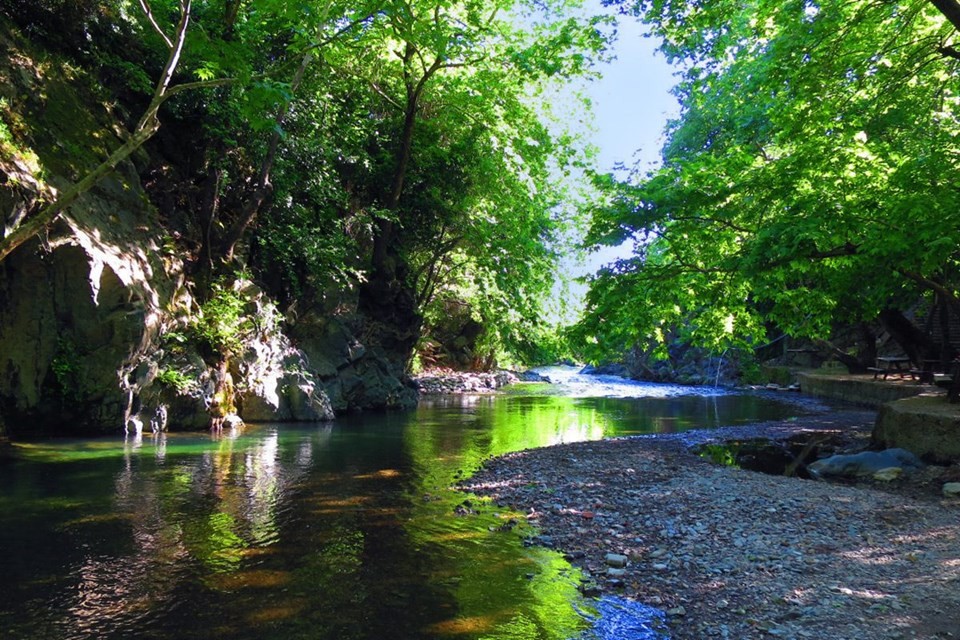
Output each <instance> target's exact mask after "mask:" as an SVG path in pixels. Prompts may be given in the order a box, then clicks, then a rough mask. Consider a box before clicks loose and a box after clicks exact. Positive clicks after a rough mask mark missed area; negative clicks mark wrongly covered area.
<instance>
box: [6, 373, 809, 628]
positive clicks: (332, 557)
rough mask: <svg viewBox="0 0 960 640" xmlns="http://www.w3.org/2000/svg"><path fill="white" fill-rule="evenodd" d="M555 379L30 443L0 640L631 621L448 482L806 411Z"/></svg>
mask: <svg viewBox="0 0 960 640" xmlns="http://www.w3.org/2000/svg"><path fill="white" fill-rule="evenodd" d="M547 373H548V374H550V375H551V376H552V378H554V379H555V381H557V382H559V383H560V384H555V385H543V384H534V385H517V386H516V387H515V388H510V389H508V390H506V391H505V392H502V393H498V394H496V395H488V396H450V397H437V398H433V399H427V400H424V401H423V402H421V405H420V407H419V408H418V409H417V410H415V411H411V412H408V413H391V414H384V415H362V416H352V417H348V418H344V419H338V420H337V421H336V422H335V423H333V424H328V425H319V426H318V425H302V424H301V425H289V424H264V425H248V426H247V427H245V428H243V429H242V430H239V431H237V432H229V431H224V432H223V433H222V434H211V433H165V434H158V435H156V436H150V435H144V436H143V437H142V438H135V437H133V436H130V437H127V438H124V437H122V436H120V437H112V438H100V439H85V440H63V439H60V440H45V441H38V442H27V443H17V444H15V445H14V446H13V447H12V451H11V452H10V453H9V455H7V457H6V458H5V459H3V460H0V488H2V490H0V638H4V639H6V640H20V639H23V640H27V639H29V640H34V639H40V638H43V639H45V640H58V639H64V640H66V639H90V638H97V639H98V640H99V639H104V640H105V639H120V638H124V639H128V638H164V639H167V638H170V639H174V638H176V639H200V638H204V639H207V638H229V639H247V638H249V639H254V638H256V639H258V640H271V639H274V638H276V639H281V638H282V639H284V640H294V639H300V638H303V639H310V640H326V639H331V640H333V639H336V640H350V639H356V640H361V639H363V640H366V639H378V640H379V639H389V638H397V639H406V638H411V639H413V638H457V639H464V640H474V639H477V640H479V639H488V638H489V639H497V640H500V639H516V640H521V639H522V640H530V639H544V640H548V639H549V640H554V639H556V640H567V639H572V638H577V639H580V638H598V637H602V638H605V637H628V635H629V634H628V635H624V636H620V635H616V634H620V633H621V632H619V631H612V632H611V631H608V630H609V629H611V628H619V627H618V625H620V624H626V625H627V626H628V627H629V621H628V622H627V623H622V621H617V620H615V618H616V617H617V615H618V614H617V613H616V612H612V613H611V612H610V611H609V607H608V606H607V605H608V604H609V603H597V602H593V601H590V600H585V599H583V598H581V596H580V595H579V591H578V584H579V574H578V572H577V571H576V570H575V569H574V568H572V567H571V566H570V565H569V564H568V563H567V562H566V561H565V560H564V559H563V558H562V556H561V555H560V554H559V553H557V552H554V551H551V550H548V549H543V548H540V547H536V546H531V547H527V546H524V544H523V536H524V535H525V534H527V533H531V534H532V532H525V531H524V529H523V527H522V526H521V527H520V528H518V529H513V530H510V531H500V530H499V528H500V527H501V525H502V524H503V523H504V522H505V521H506V520H507V519H508V518H510V517H513V516H516V514H509V513H499V512H498V510H497V508H496V507H495V506H494V505H492V504H489V503H484V502H482V501H479V500H477V499H475V498H470V497H469V496H466V495H464V494H462V493H459V492H457V491H455V490H454V489H452V488H451V485H453V484H454V483H455V482H456V481H457V480H458V479H459V478H461V477H463V476H464V475H468V474H469V473H470V472H471V471H472V470H474V469H476V468H477V467H478V466H479V465H480V463H481V462H482V461H483V460H484V459H485V458H487V457H489V456H492V455H497V454H503V453H507V452H510V451H516V450H520V449H525V448H530V447H539V446H545V445H550V444H555V443H560V442H571V441H579V440H588V439H597V438H603V437H611V436H625V435H633V434H648V433H658V432H673V431H682V430H686V429H691V428H702V427H715V426H721V425H730V424H742V423H746V422H753V421H758V420H770V419H782V418H787V417H790V416H792V415H797V414H798V413H799V410H798V409H797V407H796V406H795V405H792V404H789V403H782V402H778V401H777V400H776V399H774V398H770V397H765V396H758V395H749V394H735V393H729V392H724V391H722V390H718V389H704V388H700V389H693V388H683V387H673V386H668V385H650V384H640V383H630V382H625V381H623V380H620V379H615V378H606V377H601V378H595V377H590V378H586V377H583V376H576V375H573V374H572V373H571V372H570V371H569V370H564V369H553V370H550V371H548V372H547ZM468 499H469V500H471V508H470V509H469V511H479V512H480V513H479V515H475V514H473V513H469V514H466V515H464V514H463V512H464V511H465V510H466V509H464V508H463V507H462V505H463V502H464V500H468ZM458 506H460V507H461V508H460V509H458ZM458 511H459V513H458ZM521 520H522V518H521ZM598 610H599V611H600V613H601V614H603V615H600V616H598V615H597V612H598ZM611 616H612V617H613V618H614V621H613V622H611ZM639 628H640V624H639V623H637V629H639ZM605 629H607V630H605ZM610 634H615V635H610ZM632 637H636V638H640V637H659V636H643V635H642V634H640V633H639V632H638V633H637V635H635V636H632Z"/></svg>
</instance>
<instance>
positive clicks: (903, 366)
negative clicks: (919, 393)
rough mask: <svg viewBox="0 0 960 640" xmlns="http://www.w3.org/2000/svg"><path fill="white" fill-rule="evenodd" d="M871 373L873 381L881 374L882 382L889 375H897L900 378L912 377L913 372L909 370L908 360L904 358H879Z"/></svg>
mask: <svg viewBox="0 0 960 640" xmlns="http://www.w3.org/2000/svg"><path fill="white" fill-rule="evenodd" d="M871 371H873V379H874V380H876V379H877V376H880V375H881V374H882V375H883V379H884V380H886V379H887V376H889V375H891V374H895V375H899V376H900V377H901V378H903V377H904V376H910V377H911V378H912V377H913V372H912V371H911V369H910V358H907V357H906V356H879V357H878V358H877V366H876V367H874V368H873V369H871Z"/></svg>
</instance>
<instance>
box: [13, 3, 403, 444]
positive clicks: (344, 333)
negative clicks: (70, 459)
mask: <svg viewBox="0 0 960 640" xmlns="http://www.w3.org/2000/svg"><path fill="white" fill-rule="evenodd" d="M114 104H115V101H114V100H113V99H112V97H111V96H109V95H108V94H107V93H106V92H105V91H104V90H103V89H102V88H100V86H99V84H98V81H97V79H96V78H95V77H91V76H90V75H88V74H86V73H85V72H84V71H82V70H81V69H79V68H77V67H76V66H74V65H72V64H71V63H70V61H69V60H68V59H64V58H61V57H58V55H57V54H51V53H48V52H43V51H38V50H37V49H36V48H35V47H32V46H31V45H30V44H28V43H27V42H26V41H25V40H24V39H23V38H22V37H21V36H20V35H19V33H18V30H17V29H16V28H14V27H12V26H10V25H8V24H6V23H2V22H0V107H2V109H0V111H2V123H0V124H2V126H0V212H2V215H3V216H4V219H3V223H4V226H3V228H2V230H0V232H2V235H0V237H2V236H5V235H7V234H9V233H10V231H11V229H13V228H14V227H15V226H16V225H17V224H18V223H19V222H20V221H21V220H22V219H24V218H25V217H27V216H29V215H31V214H33V213H35V212H36V210H37V209H38V207H39V206H40V205H41V203H43V202H48V201H50V200H51V199H53V198H56V195H57V192H58V189H62V188H63V187H64V186H65V185H68V184H69V183H70V182H72V181H75V180H77V179H78V176H80V175H82V174H83V173H84V172H85V171H88V170H89V169H90V168H91V167H92V166H94V165H95V164H96V163H97V162H99V161H100V160H102V158H103V157H104V156H105V154H106V153H108V152H109V151H110V150H111V149H112V148H115V147H116V146H118V145H119V144H121V143H122V141H123V140H124V139H125V137H126V136H127V135H128V134H127V132H126V130H125V129H124V127H123V125H122V123H123V122H124V121H126V120H129V118H128V117H124V116H125V115H128V114H123V113H121V112H119V111H118V108H117V107H115V106H112V105H114ZM150 164H151V158H150V157H149V155H148V152H147V151H144V152H143V153H141V154H140V155H139V156H133V157H132V158H131V159H130V160H129V161H125V162H123V163H121V164H120V165H119V166H118V167H117V170H116V171H114V172H113V173H111V174H110V175H109V176H108V177H106V178H104V179H103V180H101V181H100V182H99V183H98V184H97V185H96V187H95V188H93V189H92V190H90V191H89V192H87V193H86V194H85V195H84V196H82V197H81V199H80V200H79V201H78V202H77V203H76V204H74V205H73V206H72V207H71V208H70V209H69V210H68V212H67V213H66V214H65V215H63V216H61V217H60V218H59V220H58V221H57V222H56V223H55V224H54V225H53V226H52V227H51V228H50V229H49V230H48V231H47V232H45V233H43V234H41V235H40V236H38V237H36V238H34V239H32V240H30V241H28V242H27V243H25V244H23V245H22V246H20V247H19V248H17V249H16V250H15V251H14V252H13V253H11V254H10V255H9V256H8V257H7V258H6V259H4V260H3V261H2V262H0V439H2V438H3V436H4V435H5V434H9V435H10V436H11V437H24V436H30V435H36V434H38V433H46V432H56V433H63V432H103V431H119V430H122V429H128V430H140V429H167V428H170V429H174V428H201V427H206V426H208V425H209V424H211V421H214V422H216V421H219V420H223V419H229V420H236V419H242V420H247V421H282V420H326V419H330V418H332V417H333V415H334V413H335V412H338V411H350V410H354V409H381V408H390V407H402V406H410V405H411V404H412V403H415V401H416V392H415V390H414V389H413V388H412V386H410V385H409V383H408V382H406V380H405V376H404V371H403V368H404V367H403V363H402V362H398V361H397V360H396V358H393V359H391V358H389V357H387V356H386V355H385V354H384V353H383V352H381V351H380V350H378V349H377V348H376V347H375V346H371V345H367V344H364V343H363V342H362V341H361V340H360V339H358V338H357V337H356V335H355V334H354V329H355V326H356V324H357V322H356V321H355V316H353V315H350V314H349V313H347V312H343V313H339V314H338V313H331V312H329V311H323V310H320V311H316V312H309V313H302V314H293V313H285V312H284V311H282V310H280V309H279V308H278V306H277V304H276V303H275V302H274V301H273V300H272V299H271V297H270V295H269V294H268V293H266V292H265V291H264V290H263V289H261V288H260V287H258V286H256V285H255V284H254V283H253V282H251V281H250V280H249V279H246V278H234V279H231V280H230V281H223V282H221V283H220V284H221V286H222V287H223V288H224V291H226V292H227V293H226V294H225V295H228V296H229V299H230V300H231V301H233V302H235V303H236V308H235V314H236V318H234V320H236V325H235V326H233V327H232V329H231V331H232V334H231V341H232V342H231V343H230V345H229V348H227V347H226V346H224V344H223V343H218V342H216V341H211V340H209V339H207V340H205V339H204V336H205V335H206V334H204V331H203V329H204V327H208V326H210V323H212V322H216V321H219V320H218V318H216V317H211V316H213V315H214V314H213V312H212V311H211V310H210V309H209V308H208V309H206V310H205V309H204V304H203V303H202V302H201V301H200V300H198V299H197V298H196V297H195V287H194V283H193V281H192V279H191V274H190V271H189V266H188V265H187V264H185V260H184V259H183V254H184V252H183V251H182V247H181V246H180V245H178V233H177V232H176V231H175V230H172V229H170V228H168V227H167V226H165V220H164V216H162V215H160V213H158V209H157V207H156V206H155V204H154V203H153V202H152V201H151V194H150V192H149V190H148V189H145V188H144V185H143V181H142V179H141V172H142V171H144V168H145V167H147V166H149V165H150ZM300 303H301V307H302V308H311V306H312V305H311V304H310V301H309V300H307V301H300ZM205 313H206V315H205ZM204 323H206V324H204ZM373 342H376V340H375V339H374V340H373ZM217 349H220V350H221V351H220V352H219V353H217V352H216V351H217Z"/></svg>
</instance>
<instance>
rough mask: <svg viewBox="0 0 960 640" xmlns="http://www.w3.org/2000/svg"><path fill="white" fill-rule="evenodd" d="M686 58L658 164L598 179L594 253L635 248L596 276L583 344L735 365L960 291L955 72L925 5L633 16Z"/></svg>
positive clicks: (580, 330)
mask: <svg viewBox="0 0 960 640" xmlns="http://www.w3.org/2000/svg"><path fill="white" fill-rule="evenodd" d="M638 7H639V8H642V9H649V11H648V12H646V13H645V14H644V19H645V20H646V21H647V22H648V23H649V24H650V25H651V27H652V29H653V30H654V32H655V33H656V34H657V35H659V36H661V37H662V38H663V41H664V50H665V52H666V53H667V54H668V55H670V56H673V57H675V58H683V59H685V60H687V61H688V66H687V67H686V71H685V73H684V76H683V79H682V81H681V82H680V84H679V85H678V87H677V88H676V95H677V96H678V97H679V98H680V100H681V103H682V107H683V111H682V114H681V117H680V118H679V119H678V120H676V121H675V122H673V123H671V125H670V127H669V129H668V138H667V142H666V145H665V146H664V149H663V165H662V167H661V168H660V169H658V170H657V171H655V172H652V173H650V174H649V175H646V176H642V177H639V179H637V180H636V181H633V182H630V183H618V182H617V181H615V180H613V179H611V178H609V177H602V178H600V179H599V180H598V183H599V184H600V185H601V187H602V188H603V189H604V193H605V201H604V202H602V203H600V204H599V205H598V206H597V208H596V210H595V211H594V216H593V224H592V229H591V235H590V241H591V242H592V243H595V244H596V245H602V244H611V245H614V244H618V243H620V242H622V241H625V240H633V241H634V242H635V243H636V249H635V255H634V257H632V258H630V259H627V260H623V261H621V262H619V263H617V264H615V265H612V266H611V267H610V268H609V269H607V270H605V271H603V272H602V273H600V274H599V275H598V276H597V277H596V278H595V279H594V281H593V283H592V286H591V291H590V293H589V296H588V313H587V316H586V318H585V319H584V320H583V322H582V323H580V325H579V326H578V327H577V330H576V332H575V333H576V336H577V337H578V339H579V340H581V341H583V342H585V343H587V342H590V341H592V342H593V347H592V350H593V352H594V353H599V352H602V351H604V350H613V351H616V350H617V349H622V348H624V347H625V346H630V345H632V344H636V343H637V342H641V341H643V340H646V339H654V340H657V339H662V338H663V336H664V334H665V333H666V331H667V330H668V329H669V328H672V327H684V329H683V332H684V333H685V334H686V336H685V337H686V338H687V339H689V341H690V342H692V343H694V344H697V345H701V346H706V347H709V348H712V349H714V350H718V351H719V350H722V349H724V348H728V347H738V346H739V347H749V346H750V345H753V344H758V343H759V342H761V341H763V340H764V336H765V334H766V331H767V330H768V328H769V327H771V326H775V327H777V328H778V331H785V332H787V333H788V334H790V335H795V336H805V337H813V338H824V337H828V336H829V335H830V333H831V331H832V329H833V328H834V326H836V325H837V324H838V323H855V322H860V321H864V320H871V319H873V318H875V317H876V316H877V314H878V313H879V311H880V310H882V309H884V308H886V307H894V308H901V309H903V308H907V307H908V306H909V305H911V304H912V303H913V302H914V301H915V300H917V299H918V298H919V297H920V296H921V295H922V293H923V291H924V290H928V291H929V290H935V291H937V292H938V293H939V294H940V295H946V296H948V297H949V299H950V300H951V301H953V303H954V304H956V303H957V300H958V292H960V249H958V247H960V224H958V223H960V217H958V216H960V214H958V211H960V208H958V205H960V199H958V198H960V192H958V191H957V190H956V189H953V188H948V187H946V185H949V184H953V182H954V179H953V176H955V175H956V171H957V169H958V168H960V167H958V161H960V146H958V140H960V138H958V134H960V119H958V116H960V111H958V106H960V82H958V76H957V72H958V62H957V60H956V59H954V58H952V57H949V56H947V55H944V53H943V51H942V50H941V48H940V47H939V43H941V42H944V41H947V40H948V39H949V38H950V37H952V36H951V34H952V32H953V27H951V26H950V25H948V24H947V23H946V21H945V20H944V19H943V17H942V16H941V15H940V14H939V13H938V12H937V11H936V10H935V9H933V7H932V5H930V4H928V3H926V2H902V3H901V2H894V3H867V4H863V3H853V4H850V3H844V2H839V1H837V2H833V1H831V2H823V3H817V4H811V3H802V2H775V3H767V2H748V3H730V2H717V3H711V4H709V6H707V5H704V6H702V7H699V8H698V9H697V11H695V12H693V13H692V14H691V13H690V12H689V11H688V5H687V3H680V2H665V3H651V4H650V5H649V6H648V5H647V3H640V4H638Z"/></svg>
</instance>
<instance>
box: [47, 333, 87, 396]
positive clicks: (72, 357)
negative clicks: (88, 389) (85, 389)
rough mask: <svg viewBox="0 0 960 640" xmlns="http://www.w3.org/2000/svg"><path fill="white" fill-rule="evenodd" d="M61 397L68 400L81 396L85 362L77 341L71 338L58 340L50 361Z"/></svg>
mask: <svg viewBox="0 0 960 640" xmlns="http://www.w3.org/2000/svg"><path fill="white" fill-rule="evenodd" d="M50 371H52V372H53V376H54V380H55V381H56V386H57V390H58V391H59V393H60V397H61V398H62V399H63V400H64V401H66V402H77V401H78V400H80V398H81V389H82V379H83V377H82V375H83V364H82V359H81V356H80V352H79V351H78V349H77V345H76V343H74V341H73V340H71V339H70V338H64V337H61V338H59V339H58V340H57V350H56V353H55V354H54V356H53V360H51V362H50Z"/></svg>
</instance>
